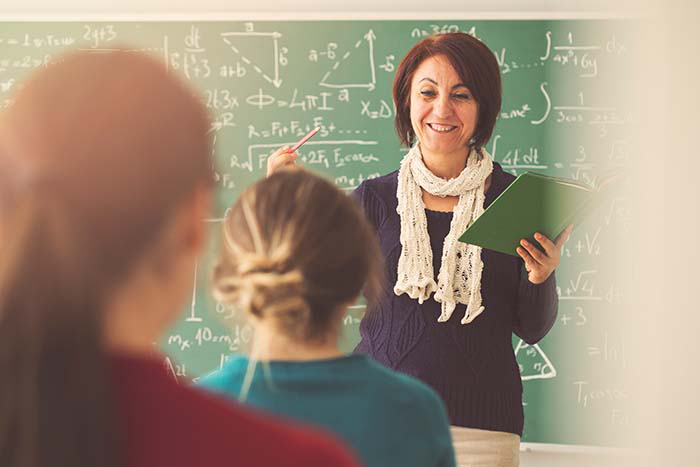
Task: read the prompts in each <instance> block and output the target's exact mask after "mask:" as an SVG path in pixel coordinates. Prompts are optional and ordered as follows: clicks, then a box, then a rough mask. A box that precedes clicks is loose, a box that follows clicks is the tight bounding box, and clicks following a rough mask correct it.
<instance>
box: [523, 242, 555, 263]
mask: <svg viewBox="0 0 700 467" xmlns="http://www.w3.org/2000/svg"><path fill="white" fill-rule="evenodd" d="M520 245H521V246H522V247H523V248H525V249H526V250H527V252H528V253H529V254H530V257H532V258H533V259H534V260H535V261H536V262H537V263H538V264H540V265H545V264H547V262H548V261H547V255H545V254H544V253H543V252H541V251H540V250H539V249H538V248H537V247H536V246H535V245H533V244H532V243H530V242H528V241H527V240H525V239H523V240H520Z"/></svg>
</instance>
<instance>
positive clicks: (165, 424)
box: [110, 355, 358, 467]
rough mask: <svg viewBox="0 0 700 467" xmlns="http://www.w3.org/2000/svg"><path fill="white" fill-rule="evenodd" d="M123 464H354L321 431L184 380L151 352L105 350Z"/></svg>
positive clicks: (215, 466)
mask: <svg viewBox="0 0 700 467" xmlns="http://www.w3.org/2000/svg"><path fill="white" fill-rule="evenodd" d="M110 364H111V365H112V372H113V378H114V380H113V384H112V387H113V388H114V395H115V398H116V403H115V409H116V415H117V417H118V420H119V422H120V424H121V435H122V436H123V439H124V443H125V446H124V448H125V450H126V452H125V457H124V460H125V467H159V466H164V467H179V466H182V467H196V466H203V467H210V466H211V467H225V466H249V465H250V466H260V467H263V466H275V467H287V466H289V467H291V466H300V467H301V466H303V467H329V466H333V467H336V466H338V467H356V466H357V465H358V464H357V463H356V461H354V460H353V457H352V456H351V455H350V454H349V453H348V451H347V450H345V448H343V447H342V445H340V444H339V442H337V441H335V440H333V439H332V438H330V437H329V435H325V434H321V433H319V432H316V431H311V430H310V429H306V428H304V429H302V428H297V427H295V426H293V425H290V424H288V423H286V422H282V421H279V420H277V419H274V418H272V417H269V416H264V415H261V414H258V413H257V412H253V411H251V410H250V409H246V408H243V407H241V406H239V405H236V404H233V403H231V402H230V401H226V400H223V399H220V398H219V397H218V396H216V395H211V394H208V393H205V392H203V391H201V390H199V389H197V388H193V387H190V386H184V385H181V384H179V383H177V382H176V381H175V379H174V378H173V377H171V376H170V375H169V374H168V373H167V371H166V369H165V365H164V364H163V363H162V361H160V360H158V359H157V358H148V357H145V358H144V357H134V356H123V355H120V356H113V357H112V358H111V359H110Z"/></svg>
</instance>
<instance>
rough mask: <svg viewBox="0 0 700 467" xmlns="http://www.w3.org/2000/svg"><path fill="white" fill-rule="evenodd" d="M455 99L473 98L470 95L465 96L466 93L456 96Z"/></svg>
mask: <svg viewBox="0 0 700 467" xmlns="http://www.w3.org/2000/svg"><path fill="white" fill-rule="evenodd" d="M454 97H455V99H460V100H468V99H471V96H470V95H469V94H464V93H459V94H455V95H454Z"/></svg>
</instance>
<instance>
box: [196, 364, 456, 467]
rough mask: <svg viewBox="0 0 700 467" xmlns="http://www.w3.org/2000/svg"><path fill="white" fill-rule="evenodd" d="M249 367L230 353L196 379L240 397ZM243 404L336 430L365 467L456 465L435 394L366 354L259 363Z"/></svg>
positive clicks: (211, 387) (443, 466)
mask: <svg viewBox="0 0 700 467" xmlns="http://www.w3.org/2000/svg"><path fill="white" fill-rule="evenodd" d="M266 366H267V368H269V371H268V370H267V368H265V367H266ZM247 367H248V358H246V357H244V356H234V357H232V358H231V359H230V360H229V361H228V362H227V363H226V364H225V365H224V367H223V368H222V369H221V370H220V371H218V372H216V373H213V374H211V375H209V376H207V377H205V378H203V379H202V380H200V383H199V384H201V385H202V386H203V387H205V388H208V389H211V390H214V391H216V392H220V393H223V394H225V395H227V396H229V397H231V398H234V399H238V396H239V394H240V391H241V385H242V383H243V378H244V376H245V373H246V369H247ZM246 403H248V404H251V405H253V406H255V407H258V408H260V409H264V410H267V411H270V412H273V413H275V414H278V415H283V416H287V417H290V418H293V419H296V420H299V421H303V422H305V423H307V424H312V425H317V426H320V427H323V428H325V429H328V430H330V431H332V432H335V433H336V434H337V435H338V436H339V437H340V438H341V439H343V440H344V441H345V442H346V443H347V444H348V446H350V447H351V448H354V450H355V452H356V453H357V454H358V456H359V458H360V459H361V460H362V461H363V462H364V463H365V464H366V465H367V466H368V467H375V466H376V467H391V466H397V467H398V466H401V467H413V466H415V467H453V466H455V455H454V450H453V447H452V439H451V437H450V427H449V422H448V419H447V412H446V410H445V407H444V405H443V403H442V401H441V400H440V398H439V397H438V395H437V394H436V393H435V392H434V391H433V390H432V389H430V388H429V387H428V386H426V385H425V384H423V383H421V382H419V381H418V380H415V379H413V378H411V377H409V376H406V375H402V374H399V373H394V372H393V371H391V370H389V369H387V368H385V367H384V366H381V365H380V364H378V363H375V362H374V361H373V360H370V359H369V358H367V357H366V356H364V355H350V356H345V357H340V358H333V359H328V360H312V361H305V362H290V361H273V362H270V363H269V364H265V363H258V364H257V366H256V368H255V373H254V375H253V378H252V383H251V385H250V389H249V390H248V395H247V398H246Z"/></svg>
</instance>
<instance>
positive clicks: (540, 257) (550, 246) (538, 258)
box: [515, 224, 574, 284]
mask: <svg viewBox="0 0 700 467" xmlns="http://www.w3.org/2000/svg"><path fill="white" fill-rule="evenodd" d="M573 229H574V226H573V225H572V224H569V226H568V227H567V228H565V229H564V230H563V231H562V232H561V233H560V234H559V236H557V238H556V240H554V241H553V242H552V241H551V240H550V239H548V238H547V237H546V236H544V235H542V234H541V233H539V232H537V233H535V240H537V242H538V243H539V244H540V245H542V248H543V249H544V251H542V250H540V249H539V248H537V247H536V246H535V245H533V244H532V243H530V242H528V241H527V240H525V239H522V240H520V245H521V246H519V247H518V248H516V249H515V251H517V252H518V254H519V255H520V257H521V258H522V259H523V261H525V269H526V270H527V278H528V279H529V280H530V282H532V283H533V284H541V283H542V282H544V281H546V280H547V278H548V277H549V275H550V274H552V271H554V270H555V269H556V267H557V266H559V261H560V260H561V247H562V246H563V245H564V243H566V241H567V240H568V239H569V235H571V231H572V230H573Z"/></svg>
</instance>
